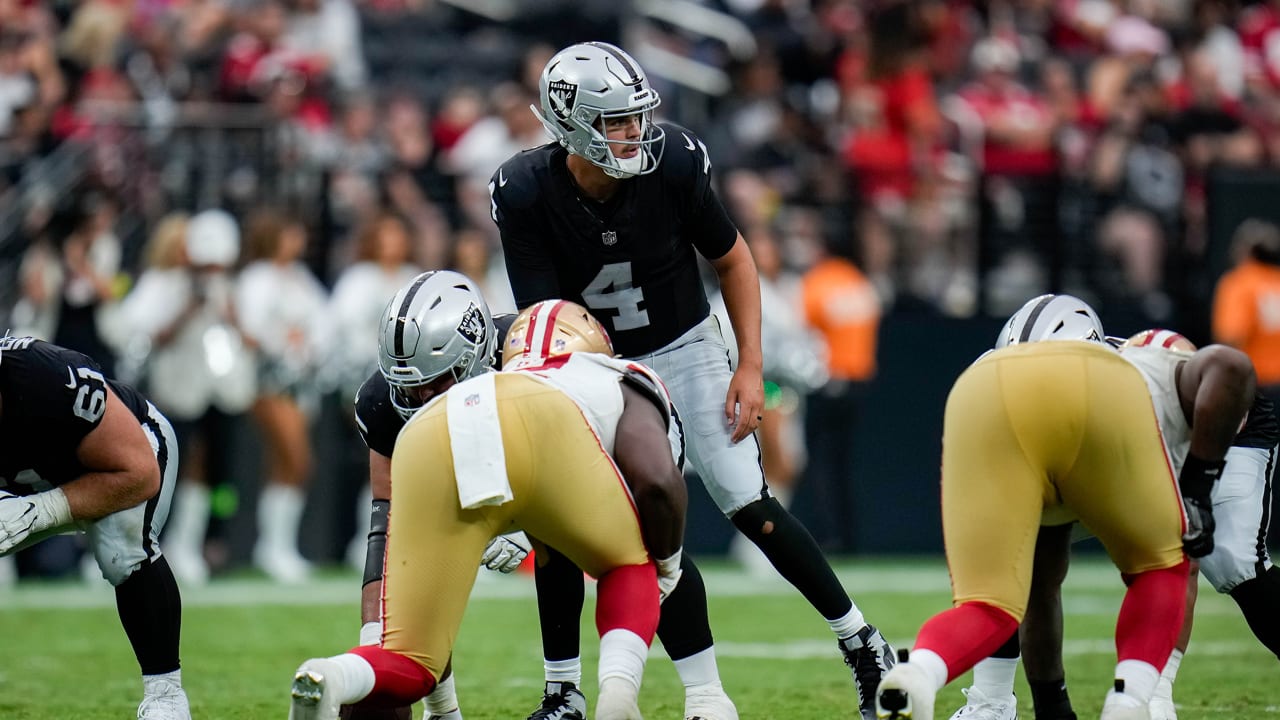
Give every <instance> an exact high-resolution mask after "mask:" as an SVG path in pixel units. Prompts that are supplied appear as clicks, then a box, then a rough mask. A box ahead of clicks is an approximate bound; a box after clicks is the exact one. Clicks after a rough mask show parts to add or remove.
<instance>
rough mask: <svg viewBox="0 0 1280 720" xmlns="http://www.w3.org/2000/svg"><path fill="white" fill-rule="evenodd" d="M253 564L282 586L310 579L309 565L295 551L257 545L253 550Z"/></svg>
mask: <svg viewBox="0 0 1280 720" xmlns="http://www.w3.org/2000/svg"><path fill="white" fill-rule="evenodd" d="M253 564H254V565H257V566H258V569H260V570H262V571H263V572H264V573H266V574H267V575H269V576H270V577H271V579H272V580H275V581H276V582H278V583H281V584H284V585H297V584H298V583H302V582H306V580H307V578H309V577H311V563H309V562H307V560H306V558H304V557H302V556H301V555H299V554H298V551H296V550H280V549H278V548H269V547H266V546H265V545H262V544H259V545H258V546H257V547H255V548H254V549H253Z"/></svg>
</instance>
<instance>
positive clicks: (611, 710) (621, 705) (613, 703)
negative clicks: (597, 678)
mask: <svg viewBox="0 0 1280 720" xmlns="http://www.w3.org/2000/svg"><path fill="white" fill-rule="evenodd" d="M639 695H640V688H637V687H636V686H635V685H632V684H631V683H629V682H627V681H626V680H623V679H622V678H617V677H611V678H605V679H604V681H603V682H601V683H600V699H599V700H597V701H596V714H595V720H643V718H642V717H641V716H640V703H639Z"/></svg>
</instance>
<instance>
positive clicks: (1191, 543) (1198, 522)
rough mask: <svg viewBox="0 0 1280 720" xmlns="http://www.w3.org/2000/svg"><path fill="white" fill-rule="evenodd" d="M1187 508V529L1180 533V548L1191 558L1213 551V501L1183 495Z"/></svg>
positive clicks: (1206, 498) (1200, 556)
mask: <svg viewBox="0 0 1280 720" xmlns="http://www.w3.org/2000/svg"><path fill="white" fill-rule="evenodd" d="M1182 506H1183V507H1184V508H1186V510H1187V531H1186V532H1185V533H1183V534H1182V549H1183V550H1184V551H1186V553H1187V555H1189V556H1191V557H1193V558H1202V557H1204V556H1205V555H1208V554H1209V553H1211V552H1213V529H1214V522H1213V502H1212V501H1211V500H1210V499H1209V498H1208V497H1185V496H1184V497H1183V498H1182Z"/></svg>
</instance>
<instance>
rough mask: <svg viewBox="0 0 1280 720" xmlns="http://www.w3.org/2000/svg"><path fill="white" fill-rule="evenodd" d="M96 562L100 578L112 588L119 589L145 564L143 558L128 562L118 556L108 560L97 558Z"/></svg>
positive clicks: (128, 560)
mask: <svg viewBox="0 0 1280 720" xmlns="http://www.w3.org/2000/svg"><path fill="white" fill-rule="evenodd" d="M97 560H98V569H99V570H101V571H102V577H103V578H105V579H106V581H107V582H109V583H111V586H112V587H119V586H120V585H121V584H122V583H124V581H125V580H128V579H129V578H130V577H132V576H133V574H134V573H135V572H137V571H138V570H139V569H141V568H142V566H143V564H144V563H146V559H145V558H140V559H137V560H133V561H130V559H128V558H124V557H121V556H119V555H116V556H115V557H112V558H108V559H103V558H102V557H100V556H99V557H97Z"/></svg>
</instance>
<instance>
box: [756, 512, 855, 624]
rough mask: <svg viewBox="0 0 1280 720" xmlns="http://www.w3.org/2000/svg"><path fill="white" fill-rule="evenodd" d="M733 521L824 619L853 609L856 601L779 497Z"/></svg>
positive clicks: (839, 616) (833, 618) (835, 617)
mask: <svg viewBox="0 0 1280 720" xmlns="http://www.w3.org/2000/svg"><path fill="white" fill-rule="evenodd" d="M732 520H733V524H734V526H736V527H737V528H738V530H739V531H741V532H742V534H743V535H746V536H747V539H748V540H750V541H751V542H753V543H755V544H756V547H759V548H760V550H761V551H763V552H764V554H765V556H766V557H768V558H769V562H771V563H773V567H774V568H775V569H776V570H777V571H778V573H779V574H781V575H782V577H784V578H786V579H787V582H789V583H791V584H792V585H794V586H795V587H796V589H797V590H799V591H800V594H801V595H804V598H805V599H806V600H808V601H809V604H810V605H812V606H813V607H814V608H815V609H817V611H818V612H819V613H821V614H822V617H824V618H826V619H827V620H835V619H837V618H841V617H844V615H845V614H846V613H848V612H849V611H850V610H851V609H853V601H852V600H850V599H849V595H848V593H846V592H845V591H844V588H843V587H842V586H841V585H840V581H839V580H838V579H837V578H836V574H835V572H834V571H833V570H832V569H831V565H830V564H829V563H828V562H827V559H826V558H825V557H823V555H822V550H821V549H820V548H819V547H818V543H817V542H815V541H814V539H813V536H812V535H810V534H809V531H808V530H806V529H805V528H804V526H803V525H801V524H800V521H799V520H796V519H795V517H793V516H792V515H791V513H789V512H787V511H786V508H783V507H782V505H780V504H779V503H778V501H777V499H776V498H765V499H764V500H757V501H755V502H753V503H751V504H750V505H748V506H746V507H744V508H742V509H741V510H739V511H738V512H737V513H735V514H734V516H733V518H732Z"/></svg>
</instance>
